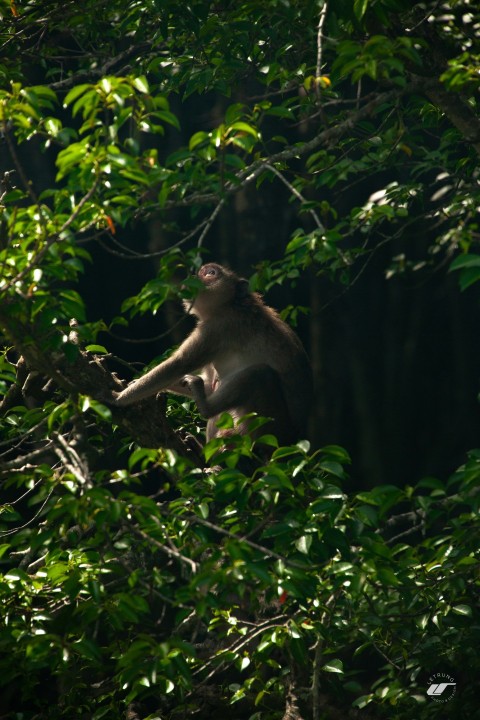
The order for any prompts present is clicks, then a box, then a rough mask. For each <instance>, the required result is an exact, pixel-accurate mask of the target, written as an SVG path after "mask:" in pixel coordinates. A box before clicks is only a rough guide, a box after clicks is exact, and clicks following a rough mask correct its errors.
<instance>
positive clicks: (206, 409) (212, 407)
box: [184, 363, 292, 442]
mask: <svg viewBox="0 0 480 720" xmlns="http://www.w3.org/2000/svg"><path fill="white" fill-rule="evenodd" d="M184 382H185V383H186V384H187V385H188V388H189V390H190V391H191V393H192V396H193V398H194V400H195V402H196V404H197V407H198V410H199V412H200V413H201V414H202V415H203V416H204V417H206V418H212V419H211V420H210V421H209V423H208V427H207V436H208V438H209V439H210V438H211V437H214V436H215V435H218V434H224V433H220V432H219V431H218V429H217V428H216V427H215V422H214V419H215V417H216V416H218V415H220V414H221V413H222V412H229V413H230V414H231V415H232V417H233V418H234V419H235V420H238V419H239V418H241V417H243V416H244V415H247V414H248V413H251V412H255V413H257V414H258V415H261V416H263V417H268V418H272V421H273V422H272V423H271V424H270V425H269V427H264V428H262V431H261V432H262V434H263V433H264V432H272V433H274V434H275V435H276V436H277V438H278V439H279V441H280V442H289V441H290V439H291V438H290V436H291V434H292V423H291V421H290V416H289V413H288V409H287V405H286V402H285V398H284V395H283V390H282V383H281V379H280V376H279V375H278V373H277V372H276V371H275V370H274V369H273V368H272V367H271V366H270V365H267V364H266V363H259V364H257V365H250V366H249V367H246V368H243V369H242V370H239V371H238V372H236V373H234V374H232V375H229V376H228V377H226V378H223V379H222V380H221V381H220V383H219V384H218V386H217V387H216V388H215V390H214V391H213V392H212V393H210V394H209V395H207V394H206V392H205V386H204V383H203V380H202V378H201V377H197V376H193V375H188V376H186V377H185V378H184ZM247 431H248V426H245V425H240V426H238V427H237V432H240V433H241V434H243V433H245V432H247Z"/></svg>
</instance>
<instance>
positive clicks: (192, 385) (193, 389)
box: [180, 375, 205, 398]
mask: <svg viewBox="0 0 480 720" xmlns="http://www.w3.org/2000/svg"><path fill="white" fill-rule="evenodd" d="M180 385H181V386H182V387H183V388H185V389H186V390H190V393H191V394H192V396H193V397H194V398H195V397H197V396H201V395H202V394H205V385H204V383H203V378H201V377H200V376H199V375H185V376H184V377H183V378H182V380H181V381H180Z"/></svg>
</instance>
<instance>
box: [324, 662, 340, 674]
mask: <svg viewBox="0 0 480 720" xmlns="http://www.w3.org/2000/svg"><path fill="white" fill-rule="evenodd" d="M322 670H324V671H325V672H332V673H341V674H343V672H344V670H343V662H342V660H330V661H329V662H328V663H325V665H323V666H322Z"/></svg>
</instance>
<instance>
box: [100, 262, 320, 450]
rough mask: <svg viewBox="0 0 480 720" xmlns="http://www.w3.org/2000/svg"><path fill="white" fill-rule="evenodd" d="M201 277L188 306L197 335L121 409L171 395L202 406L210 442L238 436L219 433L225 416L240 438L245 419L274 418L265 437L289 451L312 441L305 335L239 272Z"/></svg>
mask: <svg viewBox="0 0 480 720" xmlns="http://www.w3.org/2000/svg"><path fill="white" fill-rule="evenodd" d="M197 276H198V278H199V280H200V281H201V283H202V285H203V287H202V288H201V290H200V292H199V293H198V295H197V296H196V297H195V299H194V300H193V302H192V301H189V300H184V303H183V304H184V309H185V310H186V312H187V313H189V314H192V315H194V316H195V317H196V318H197V325H196V327H195V329H194V330H193V331H192V333H191V334H190V335H189V336H188V337H187V338H186V340H185V341H184V342H183V343H182V344H181V345H180V347H179V348H178V349H177V350H176V351H175V352H174V353H173V354H172V355H171V356H170V357H169V358H167V359H166V360H164V361H163V362H162V363H160V365H158V366H157V367H155V368H153V369H152V370H150V371H149V372H147V373H146V374H145V375H143V376H142V377H140V378H138V379H136V380H134V381H133V382H131V383H130V384H129V385H128V386H127V387H126V388H125V389H124V390H122V391H121V392H118V393H117V392H114V393H113V395H114V400H113V404H114V405H117V406H120V407H122V406H126V405H130V404H132V403H135V402H138V401H140V400H143V399H145V398H147V397H149V396H151V395H154V394H156V393H157V392H159V391H171V392H174V393H176V394H180V395H185V396H187V397H191V398H193V399H194V401H195V402H196V405H197V408H198V411H199V413H200V414H201V415H203V416H204V417H205V418H207V428H206V438H207V441H208V440H210V439H211V438H213V437H218V436H222V437H223V436H228V435H229V434H230V435H231V434H232V430H227V429H223V430H220V429H219V428H218V427H217V424H216V423H217V419H218V416H219V415H220V414H221V413H223V412H228V413H229V414H230V415H231V416H232V417H233V419H234V421H235V430H234V431H233V432H236V433H239V434H246V433H247V432H248V429H249V428H248V420H247V421H245V420H243V421H241V418H244V417H245V416H246V415H248V414H249V413H256V414H257V415H260V416H262V417H266V418H270V422H269V424H268V425H267V426H266V427H262V428H261V429H260V434H263V433H266V432H268V433H272V434H274V435H275V436H276V437H277V440H278V442H279V443H280V444H282V445H287V444H291V443H294V442H296V441H297V440H299V439H302V438H304V437H305V433H306V424H307V417H308V410H309V405H310V401H311V398H312V389H313V378H312V370H311V366H310V362H309V360H308V357H307V354H306V352H305V350H304V348H303V346H302V344H301V342H300V340H299V339H298V337H297V335H296V334H295V333H294V332H293V330H292V329H291V328H290V327H289V326H288V325H287V324H286V323H285V322H284V321H283V320H282V319H281V318H280V317H279V315H278V313H277V312H276V311H275V310H273V308H270V307H268V306H267V305H265V303H264V302H263V300H262V298H261V296H260V295H259V294H258V293H254V292H250V290H249V284H248V281H247V280H245V279H244V278H241V277H238V276H237V275H236V274H235V273H234V272H232V271H231V270H229V269H227V268H225V267H223V266H222V265H218V264H217V263H208V264H206V265H203V266H202V267H201V268H200V270H199V271H198V273H197ZM239 421H240V422H239ZM257 434H258V431H257Z"/></svg>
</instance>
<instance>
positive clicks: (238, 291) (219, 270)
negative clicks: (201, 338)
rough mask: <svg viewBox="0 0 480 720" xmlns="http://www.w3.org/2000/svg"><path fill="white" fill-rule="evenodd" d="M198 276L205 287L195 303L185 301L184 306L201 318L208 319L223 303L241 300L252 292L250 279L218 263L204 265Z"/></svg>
mask: <svg viewBox="0 0 480 720" xmlns="http://www.w3.org/2000/svg"><path fill="white" fill-rule="evenodd" d="M197 277H198V279H199V280H201V282H202V284H203V288H202V289H201V290H200V291H199V293H198V295H197V297H196V298H195V300H194V301H193V303H192V302H190V301H184V308H185V310H186V311H187V312H188V313H191V314H193V315H196V316H197V317H198V318H199V319H200V320H206V319H208V318H209V317H210V316H211V315H212V313H214V312H216V311H217V310H218V309H219V308H220V307H221V306H222V305H228V304H230V303H232V302H235V301H237V300H241V299H242V298H245V297H246V296H247V295H249V294H250V291H249V285H248V280H245V279H244V278H239V277H238V276H237V275H235V273H233V272H232V271H231V270H228V269H227V268H224V267H222V266H221V265H217V264H216V263H207V264H206V265H202V267H201V268H200V270H199V271H198V273H197Z"/></svg>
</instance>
